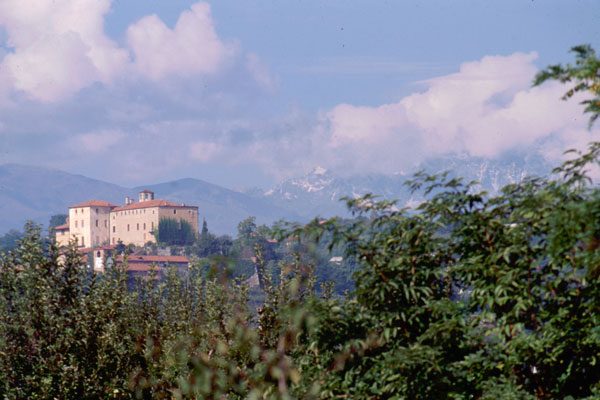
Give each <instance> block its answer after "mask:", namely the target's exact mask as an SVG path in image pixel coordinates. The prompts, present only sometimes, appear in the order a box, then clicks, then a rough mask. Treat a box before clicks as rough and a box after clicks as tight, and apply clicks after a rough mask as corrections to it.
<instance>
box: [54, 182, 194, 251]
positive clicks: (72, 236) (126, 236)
mask: <svg viewBox="0 0 600 400" xmlns="http://www.w3.org/2000/svg"><path fill="white" fill-rule="evenodd" d="M162 219H172V220H175V221H185V222H187V223H188V224H190V226H191V227H192V230H193V231H194V233H195V234H196V235H197V234H198V207H196V206H188V205H185V204H176V203H171V202H169V201H166V200H162V199H157V200H155V199H154V193H153V192H151V191H150V190H143V191H141V192H140V193H139V198H138V201H137V202H136V201H133V200H132V199H130V198H129V197H127V198H126V199H125V205H124V206H118V205H116V204H112V203H109V202H106V201H102V200H89V201H86V202H84V203H81V204H77V205H74V206H71V207H69V217H68V220H67V224H65V225H61V226H59V227H56V228H55V232H56V241H57V243H58V244H59V245H61V246H66V245H68V244H69V242H70V241H71V240H75V241H76V243H77V246H78V247H100V246H114V245H116V244H117V243H119V242H122V243H123V244H125V245H128V244H133V245H136V246H143V245H145V244H146V243H148V242H152V243H156V238H155V236H154V232H155V230H156V229H157V228H158V224H159V222H160V221H161V220H162Z"/></svg>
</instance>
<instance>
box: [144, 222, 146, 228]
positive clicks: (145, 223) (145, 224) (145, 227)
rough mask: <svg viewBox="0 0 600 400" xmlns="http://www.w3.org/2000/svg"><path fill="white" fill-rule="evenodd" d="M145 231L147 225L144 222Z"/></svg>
mask: <svg viewBox="0 0 600 400" xmlns="http://www.w3.org/2000/svg"><path fill="white" fill-rule="evenodd" d="M144 230H146V223H145V222H144Z"/></svg>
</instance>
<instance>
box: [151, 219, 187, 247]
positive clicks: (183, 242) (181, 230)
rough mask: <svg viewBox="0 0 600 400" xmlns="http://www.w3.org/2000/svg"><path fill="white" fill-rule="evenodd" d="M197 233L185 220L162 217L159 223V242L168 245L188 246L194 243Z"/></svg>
mask: <svg viewBox="0 0 600 400" xmlns="http://www.w3.org/2000/svg"><path fill="white" fill-rule="evenodd" d="M195 240H196V235H195V233H194V229H193V228H192V226H191V225H190V224H189V223H188V222H187V221H185V220H174V219H170V218H162V219H161V220H160V221H159V223H158V242H159V243H164V244H166V245H174V246H187V245H191V244H193V243H194V241H195Z"/></svg>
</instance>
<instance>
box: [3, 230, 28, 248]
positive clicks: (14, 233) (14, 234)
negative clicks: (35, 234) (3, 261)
mask: <svg viewBox="0 0 600 400" xmlns="http://www.w3.org/2000/svg"><path fill="white" fill-rule="evenodd" d="M23 236H24V233H23V232H20V231H18V230H16V229H11V230H9V231H8V232H6V233H5V234H4V235H3V236H1V237H0V252H3V251H9V250H14V249H16V248H17V246H18V244H19V240H21V239H23Z"/></svg>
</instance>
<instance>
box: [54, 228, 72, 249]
mask: <svg viewBox="0 0 600 400" xmlns="http://www.w3.org/2000/svg"><path fill="white" fill-rule="evenodd" d="M55 235H56V243H57V244H58V245H59V246H60V247H63V246H65V247H66V246H68V245H69V240H71V235H70V234H69V230H68V229H61V230H57V231H56V232H55Z"/></svg>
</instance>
